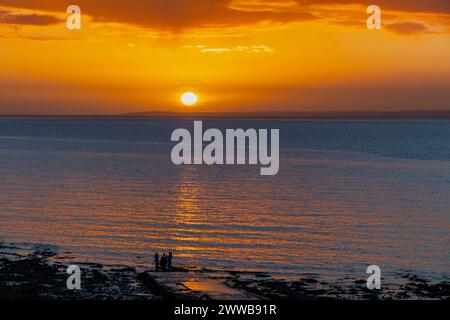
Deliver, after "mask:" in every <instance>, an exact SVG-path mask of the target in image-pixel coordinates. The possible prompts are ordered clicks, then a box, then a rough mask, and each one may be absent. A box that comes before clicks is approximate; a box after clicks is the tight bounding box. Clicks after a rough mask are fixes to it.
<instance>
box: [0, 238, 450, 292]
mask: <svg viewBox="0 0 450 320" xmlns="http://www.w3.org/2000/svg"><path fill="white" fill-rule="evenodd" d="M61 259H62V260H61ZM71 264H72V263H70V264H69V263H65V262H64V260H63V257H59V256H58V254H57V253H56V252H54V251H52V250H50V249H48V248H45V247H43V248H40V247H39V246H36V247H34V248H33V250H30V251H29V252H25V251H24V249H22V248H20V246H15V245H14V244H9V245H3V244H1V243H0V300H397V299H401V300H403V299H406V300H416V299H425V300H435V299H439V300H441V299H450V282H447V281H442V282H438V283H432V282H430V281H428V280H426V279H421V278H420V277H418V276H417V275H411V274H405V275H402V276H401V277H402V278H403V280H404V283H405V284H404V285H401V286H399V288H397V290H394V291H393V290H388V289H383V288H382V289H381V290H377V291H371V290H368V289H367V288H366V281H365V279H360V280H356V281H354V282H353V285H351V286H349V287H348V286H342V285H340V284H338V283H326V282H322V281H321V280H320V279H316V278H308V277H302V278H299V279H295V280H293V279H291V280H283V279H278V278H274V277H272V276H270V275H268V274H264V273H258V272H238V271H224V270H212V269H207V268H202V269H197V268H187V267H183V266H175V268H174V271H173V272H154V271H153V270H144V271H140V270H137V269H136V268H134V267H130V266H111V265H103V264H95V263H80V264H79V266H80V269H81V272H82V274H81V279H82V280H81V287H82V289H81V290H68V289H67V286H66V281H67V278H68V277H69V275H68V274H67V273H66V269H67V267H68V266H69V265H71Z"/></svg>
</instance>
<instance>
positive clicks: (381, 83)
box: [0, 0, 450, 114]
mask: <svg viewBox="0 0 450 320" xmlns="http://www.w3.org/2000/svg"><path fill="white" fill-rule="evenodd" d="M69 4H77V5H79V6H80V8H81V10H82V30H80V31H70V30H68V29H67V28H66V24H65V19H66V17H67V16H68V15H67V14H66V13H65V11H66V8H67V6H68V5H69ZM369 4H377V5H379V6H380V7H381V9H382V13H383V16H382V18H383V29H382V30H374V31H370V30H368V29H367V28H366V19H367V17H368V15H367V13H366V8H367V6H368V5H369ZM0 57H1V59H0V70H1V73H0V114H49V113H50V114H99V113H100V114H115V113H126V112H140V111H155V110H169V111H194V110H199V111H258V110H261V111H267V110H272V111H281V110H295V111H315V110H317V111H324V110H386V111H389V110H405V109H442V108H450V90H449V88H450V63H449V57H450V3H449V2H448V0H430V1H424V0H409V1H408V0H391V1H388V0H380V1H375V0H374V1H371V2H370V3H368V2H365V1H360V0H316V1H312V0H278V1H275V0H196V1H188V0H148V1H144V0H127V1H108V0H97V1H91V0H73V1H66V0H0ZM185 91H194V92H196V93H197V94H198V95H199V98H200V103H199V104H198V105H197V106H195V107H190V108H187V107H183V106H181V104H180V102H179V96H180V94H181V93H183V92H185Z"/></svg>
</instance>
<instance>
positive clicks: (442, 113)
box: [0, 109, 450, 120]
mask: <svg viewBox="0 0 450 320" xmlns="http://www.w3.org/2000/svg"><path fill="white" fill-rule="evenodd" d="M0 117H4V118H29V117H39V118H46V117H52V118H53V117H55V118H67V117H74V118H77V117H80V118H84V117H98V118H109V117H112V118H159V119H161V118H164V119H171V118H174V119H177V118H189V119H191V118H202V119H204V118H219V119H305V120H308V119H311V120H313V119H355V120H357V119H362V120H363V119H450V109H449V110H416V111H328V112H327V111H324V112H291V111H261V112H170V111H152V112H132V113H124V114H90V115H88V114H86V115H83V114H80V115H77V114H69V115H62V114H61V115H58V114H23V115H21V114H4V115H1V114H0Z"/></svg>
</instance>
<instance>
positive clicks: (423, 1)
mask: <svg viewBox="0 0 450 320" xmlns="http://www.w3.org/2000/svg"><path fill="white" fill-rule="evenodd" d="M296 2H297V3H298V4H299V5H300V6H305V5H317V4H325V5H349V4H359V5H363V6H366V7H367V6H369V5H370V4H376V5H378V6H379V7H380V8H381V9H382V10H383V9H387V10H398V11H407V12H430V13H445V14H450V5H449V1H448V0H377V1H375V2H374V1H372V2H373V3H372V2H369V1H363V0H296Z"/></svg>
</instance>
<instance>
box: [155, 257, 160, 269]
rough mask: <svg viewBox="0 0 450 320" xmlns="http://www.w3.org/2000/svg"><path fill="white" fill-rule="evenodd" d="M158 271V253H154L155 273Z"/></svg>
mask: <svg viewBox="0 0 450 320" xmlns="http://www.w3.org/2000/svg"><path fill="white" fill-rule="evenodd" d="M158 270H159V254H158V252H156V253H155V271H158Z"/></svg>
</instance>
